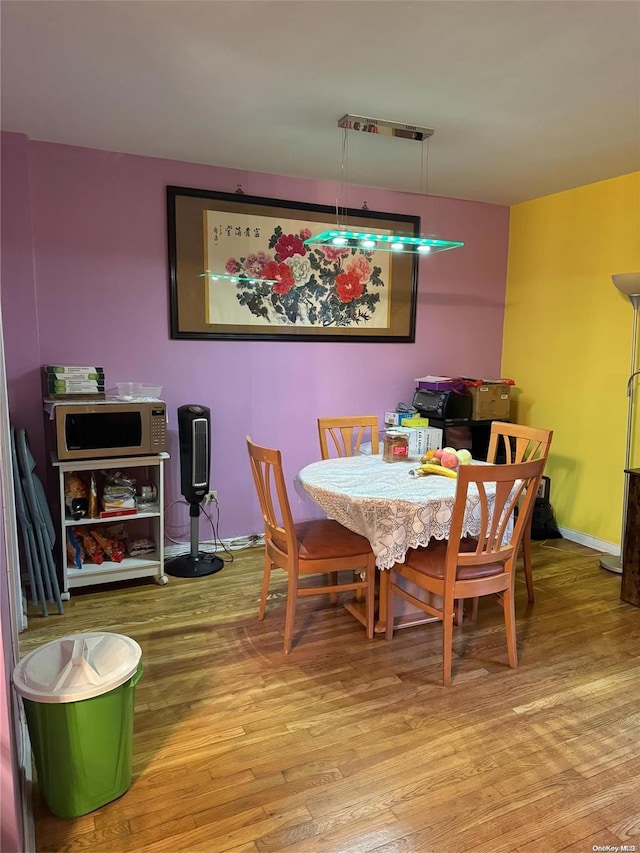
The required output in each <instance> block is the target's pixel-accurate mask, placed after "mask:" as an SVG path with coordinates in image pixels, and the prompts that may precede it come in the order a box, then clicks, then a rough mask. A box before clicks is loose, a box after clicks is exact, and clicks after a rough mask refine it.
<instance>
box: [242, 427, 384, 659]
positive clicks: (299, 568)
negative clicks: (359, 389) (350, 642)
mask: <svg viewBox="0 0 640 853" xmlns="http://www.w3.org/2000/svg"><path fill="white" fill-rule="evenodd" d="M247 448H248V451H249V460H250V463H251V471H252V474H253V479H254V482H255V485H256V491H257V493H258V500H259V502H260V509H261V511H262V517H263V519H264V538H265V562H264V576H263V580H262V594H261V596H260V610H259V614H258V618H259V619H264V614H265V609H266V605H267V594H268V592H269V581H270V579H271V572H272V570H273V569H276V568H278V569H284V571H286V572H287V575H288V583H287V604H286V613H285V623H284V651H285V653H286V654H289V652H290V651H291V645H292V640H293V626H294V621H295V615H296V602H297V600H298V598H299V597H302V596H307V595H321V594H326V593H329V594H332V595H335V599H336V600H337V593H338V592H347V591H349V590H356V591H360V590H361V591H362V592H363V594H364V600H365V613H366V617H365V621H366V626H365V627H366V631H367V637H368V638H369V639H370V640H371V639H372V638H373V626H374V615H373V612H374V611H373V608H374V596H375V569H376V565H375V557H374V555H373V551H372V550H371V545H370V544H369V540H368V539H365V537H364V536H360V535H359V534H357V533H353V531H351V530H348V529H347V528H346V527H343V525H342V524H340V523H339V522H337V521H334V520H332V519H328V518H323V519H313V520H311V521H299V522H294V521H293V517H292V515H291V507H290V504H289V498H288V495H287V487H286V483H285V478H284V472H283V469H282V457H281V454H280V451H279V450H272V449H271V448H268V447H260V446H259V445H257V444H254V442H253V441H252V440H251V438H250V436H247ZM342 570H348V571H349V572H350V573H352V575H353V576H352V577H351V574H350V575H349V577H350V578H351V579H350V580H349V581H346V582H343V583H340V582H339V572H340V571H342ZM356 570H358V574H356V573H355V572H356ZM302 575H325V576H327V575H328V583H326V582H325V583H324V584H323V585H320V584H316V585H315V586H306V585H305V586H301V585H300V583H299V581H300V578H301V576H302ZM324 580H325V581H326V580H327V578H326V577H325V579H324Z"/></svg>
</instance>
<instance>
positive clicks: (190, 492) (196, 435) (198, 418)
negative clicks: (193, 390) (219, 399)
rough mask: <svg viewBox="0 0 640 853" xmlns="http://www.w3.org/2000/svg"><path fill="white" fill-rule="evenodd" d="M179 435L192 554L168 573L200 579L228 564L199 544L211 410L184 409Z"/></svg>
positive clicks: (179, 559) (173, 561)
mask: <svg viewBox="0 0 640 853" xmlns="http://www.w3.org/2000/svg"><path fill="white" fill-rule="evenodd" d="M178 435H179V437H180V490H181V492H182V494H183V496H184V498H185V499H186V500H187V501H188V502H189V515H190V517H191V552H190V553H189V554H181V555H180V556H179V557H173V558H172V559H170V560H167V561H165V566H164V570H165V572H166V573H167V574H168V575H172V576H173V577H177V578H199V577H203V576H204V575H212V574H214V573H215V572H219V571H220V569H221V568H222V567H223V565H224V563H223V562H222V560H221V559H220V557H216V555H215V554H209V553H207V552H204V551H200V549H199V543H198V520H199V518H200V504H201V503H202V501H203V499H204V497H205V495H206V494H207V492H208V491H209V470H210V468H211V441H210V435H211V411H210V410H209V409H208V408H207V407H206V406H197V405H193V404H192V405H188V406H180V408H179V409H178Z"/></svg>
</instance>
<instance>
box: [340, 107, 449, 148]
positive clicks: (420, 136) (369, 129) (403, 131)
mask: <svg viewBox="0 0 640 853" xmlns="http://www.w3.org/2000/svg"><path fill="white" fill-rule="evenodd" d="M338 127H341V128H343V129H344V130H361V131H363V132H364V133H377V134H379V135H380V136H398V137H401V138H402V139H415V140H416V141H417V142H423V141H424V140H425V139H429V137H430V136H433V134H434V133H435V131H434V130H433V129H432V128H430V127H418V126H417V125H415V124H403V123H402V122H398V121H386V120H385V119H381V118H368V117H367V116H354V115H350V114H347V115H344V116H342V118H341V119H339V120H338Z"/></svg>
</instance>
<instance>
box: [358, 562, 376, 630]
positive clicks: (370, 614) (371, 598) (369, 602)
mask: <svg viewBox="0 0 640 853" xmlns="http://www.w3.org/2000/svg"><path fill="white" fill-rule="evenodd" d="M358 592H360V590H358ZM375 597H376V564H375V562H374V561H373V560H371V565H370V566H369V567H368V568H367V589H366V592H365V602H366V613H367V639H368V640H373V628H374V623H375V611H374V605H375Z"/></svg>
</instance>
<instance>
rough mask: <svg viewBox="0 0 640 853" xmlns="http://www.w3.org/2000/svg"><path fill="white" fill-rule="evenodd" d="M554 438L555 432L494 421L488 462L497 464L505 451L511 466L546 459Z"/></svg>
mask: <svg viewBox="0 0 640 853" xmlns="http://www.w3.org/2000/svg"><path fill="white" fill-rule="evenodd" d="M552 438H553V430H549V429H538V428H536V427H530V426H524V425H523V424H510V423H506V422H505V421H493V422H492V424H491V433H490V436H489V448H488V450H487V462H492V463H495V462H496V461H497V459H498V454H499V452H500V450H503V451H504V455H505V460H506V462H507V464H509V465H512V464H514V463H517V462H528V461H529V460H530V459H537V458H543V459H546V458H547V457H548V455H549V447H550V445H551V439H552Z"/></svg>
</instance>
